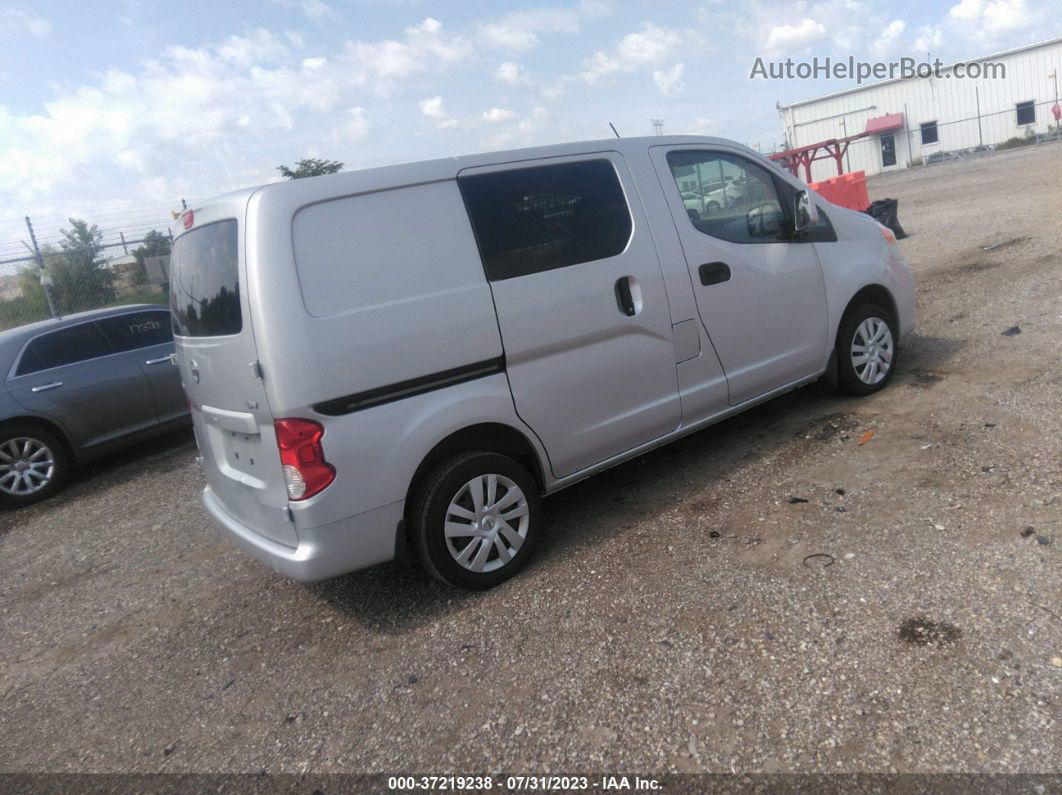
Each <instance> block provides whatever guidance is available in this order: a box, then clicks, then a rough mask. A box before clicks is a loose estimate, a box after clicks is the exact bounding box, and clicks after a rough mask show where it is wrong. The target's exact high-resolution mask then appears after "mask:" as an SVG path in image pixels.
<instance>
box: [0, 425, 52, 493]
mask: <svg viewBox="0 0 1062 795" xmlns="http://www.w3.org/2000/svg"><path fill="white" fill-rule="evenodd" d="M54 474H55V456H53V455H52V451H51V450H49V449H48V446H47V445H46V444H44V443H43V442H40V441H38V440H36V439H30V438H28V437H26V436H20V437H18V438H15V439H8V440H7V441H6V442H4V443H3V444H0V491H2V492H4V493H5V494H13V495H15V496H16V497H25V496H26V495H27V494H33V493H34V492H37V491H40V490H41V489H43V488H44V487H45V486H47V485H48V483H49V482H51V479H52V476H53V475H54Z"/></svg>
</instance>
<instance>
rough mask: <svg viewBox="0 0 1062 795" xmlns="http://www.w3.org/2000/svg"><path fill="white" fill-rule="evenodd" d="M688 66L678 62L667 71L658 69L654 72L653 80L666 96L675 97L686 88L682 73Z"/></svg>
mask: <svg viewBox="0 0 1062 795" xmlns="http://www.w3.org/2000/svg"><path fill="white" fill-rule="evenodd" d="M685 69H686V67H685V66H684V65H683V64H681V63H677V64H675V65H674V66H672V67H671V68H670V69H668V70H667V71H666V72H662V71H660V70H657V71H655V72H653V82H654V83H656V87H657V88H658V89H660V94H661V95H662V96H665V97H675V96H678V95H679V94H681V93H682V92H683V91H685V90H686V84H685V83H684V82H683V81H682V73H683V72H684V71H685Z"/></svg>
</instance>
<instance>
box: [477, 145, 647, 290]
mask: <svg viewBox="0 0 1062 795" xmlns="http://www.w3.org/2000/svg"><path fill="white" fill-rule="evenodd" d="M458 182H459V184H460V186H461V193H462V194H463V195H464V199H465V206H466V207H467V208H468V215H469V218H470V219H471V221H472V228H473V229H474V230H475V233H476V241H477V242H478V244H479V251H480V256H481V257H482V259H483V265H484V268H485V269H486V272H487V278H488V279H490V280H491V281H500V280H502V279H512V278H514V277H517V276H527V275H529V274H532V273H539V272H541V271H548V270H553V269H554V268H564V267H567V266H569V265H578V264H580V263H583V262H591V261H593V260H600V259H606V258H607V257H614V256H616V255H617V254H619V253H621V252H622V251H623V249H625V248H626V247H627V242H628V241H629V240H630V237H631V229H632V224H631V214H630V210H629V208H628V207H627V200H626V198H625V197H624V195H623V188H622V187H621V186H620V182H619V177H618V176H617V175H616V170H615V168H614V167H613V166H612V164H611V163H610V162H609V161H608V160H582V161H578V162H574V163H559V164H556V165H548V166H534V167H531V168H514V169H508V170H505V171H495V172H492V173H489V174H476V175H473V176H467V177H460V178H459V179H458Z"/></svg>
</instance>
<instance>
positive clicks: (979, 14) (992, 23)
mask: <svg viewBox="0 0 1062 795" xmlns="http://www.w3.org/2000/svg"><path fill="white" fill-rule="evenodd" d="M948 17H950V18H951V19H953V20H957V21H959V22H960V23H967V24H969V25H971V26H975V27H977V28H983V30H981V31H979V34H980V36H981V37H983V38H991V37H992V36H993V35H995V34H998V33H1005V32H1008V31H1012V30H1017V29H1019V28H1024V27H1027V26H1030V25H1032V24H1034V23H1035V15H1034V14H1033V13H1031V12H1030V10H1029V8H1028V7H1027V6H1026V5H1025V0H961V2H959V3H957V4H956V5H954V6H952V7H951V9H950V10H949V11H948Z"/></svg>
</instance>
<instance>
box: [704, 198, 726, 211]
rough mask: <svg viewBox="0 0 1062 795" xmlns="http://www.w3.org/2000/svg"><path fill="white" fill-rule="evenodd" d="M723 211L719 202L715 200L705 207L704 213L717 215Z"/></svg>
mask: <svg viewBox="0 0 1062 795" xmlns="http://www.w3.org/2000/svg"><path fill="white" fill-rule="evenodd" d="M721 209H722V207H720V206H719V202H717V201H715V200H714V199H713V200H712V201H710V202H708V203H707V204H706V205H704V211H705V212H706V213H708V215H715V214H716V213H717V212H719V211H720V210H721Z"/></svg>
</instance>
